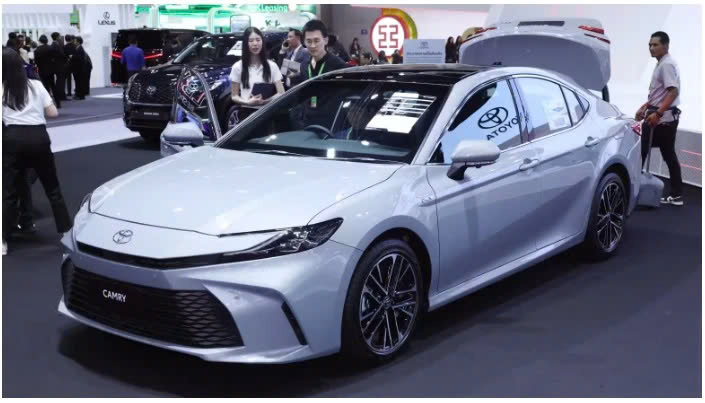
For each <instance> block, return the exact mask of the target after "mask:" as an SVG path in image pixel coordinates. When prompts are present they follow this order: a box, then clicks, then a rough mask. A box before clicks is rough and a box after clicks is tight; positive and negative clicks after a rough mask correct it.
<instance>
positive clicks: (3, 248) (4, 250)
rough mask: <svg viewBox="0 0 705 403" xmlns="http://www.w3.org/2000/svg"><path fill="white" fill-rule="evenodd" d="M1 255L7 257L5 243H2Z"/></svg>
mask: <svg viewBox="0 0 705 403" xmlns="http://www.w3.org/2000/svg"><path fill="white" fill-rule="evenodd" d="M2 255H3V256H5V255H7V242H5V241H2Z"/></svg>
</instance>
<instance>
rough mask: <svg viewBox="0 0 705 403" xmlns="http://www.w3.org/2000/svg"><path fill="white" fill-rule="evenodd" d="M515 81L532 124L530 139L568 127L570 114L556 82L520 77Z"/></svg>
mask: <svg viewBox="0 0 705 403" xmlns="http://www.w3.org/2000/svg"><path fill="white" fill-rule="evenodd" d="M516 81H517V84H518V85H519V87H520V88H521V92H522V94H523V95H524V101H525V103H526V107H527V109H528V113H529V120H530V121H531V123H532V124H533V131H532V133H531V134H530V135H529V138H530V139H531V140H536V139H539V138H541V137H545V136H548V135H550V134H553V133H556V132H559V131H561V130H564V129H567V128H569V127H570V125H571V121H570V115H569V113H568V108H567V106H566V103H565V99H564V98H563V93H562V92H561V87H560V86H559V85H558V84H556V83H554V82H551V81H548V80H543V79H540V78H526V77H522V78H518V79H517V80H516Z"/></svg>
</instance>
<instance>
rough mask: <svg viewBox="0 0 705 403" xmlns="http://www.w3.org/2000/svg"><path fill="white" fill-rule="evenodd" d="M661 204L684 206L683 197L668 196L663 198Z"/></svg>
mask: <svg viewBox="0 0 705 403" xmlns="http://www.w3.org/2000/svg"><path fill="white" fill-rule="evenodd" d="M661 204H672V205H674V206H682V205H683V196H676V197H673V196H668V197H662V198H661Z"/></svg>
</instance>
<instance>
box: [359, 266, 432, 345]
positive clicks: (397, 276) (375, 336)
mask: <svg viewBox="0 0 705 403" xmlns="http://www.w3.org/2000/svg"><path fill="white" fill-rule="evenodd" d="M418 284H419V282H418V279H417V278H416V272H415V271H414V269H413V267H412V266H411V263H410V262H409V260H408V259H406V258H405V257H404V256H402V255H401V254H398V253H391V254H387V255H385V256H383V257H382V258H380V259H379V260H377V263H375V265H374V266H373V267H372V270H371V271H370V272H369V274H368V275H367V278H366V279H365V282H364V285H363V288H362V295H361V296H360V318H359V319H360V330H361V331H362V337H363V339H364V340H365V343H366V344H367V346H368V347H369V348H370V350H372V352H374V353H375V354H378V355H389V354H392V353H394V352H395V351H397V350H398V349H399V348H400V347H401V346H402V345H403V344H404V342H405V341H406V339H407V338H408V337H409V334H410V333H411V330H412V328H413V325H414V322H415V321H416V319H417V316H418V311H419V302H420V301H419V289H418Z"/></svg>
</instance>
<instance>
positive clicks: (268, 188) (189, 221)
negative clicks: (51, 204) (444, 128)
mask: <svg viewBox="0 0 705 403" xmlns="http://www.w3.org/2000/svg"><path fill="white" fill-rule="evenodd" d="M400 167H401V165H385V164H367V163H355V162H345V161H335V160H326V159H319V158H307V157H293V156H277V155H265V154H256V153H249V152H239V151H231V150H225V149H220V148H215V147H209V146H204V147H199V148H197V149H194V150H190V151H186V152H183V153H180V154H176V155H173V156H171V157H168V158H164V159H161V160H159V161H155V162H153V163H151V164H148V165H145V166H143V167H141V168H138V169H136V170H134V171H131V172H129V173H127V174H125V175H122V176H120V177H118V178H115V179H113V180H112V181H110V182H108V183H106V184H104V185H103V186H101V187H99V188H98V189H96V190H95V191H94V192H93V196H92V198H91V211H92V212H94V213H98V214H101V215H104V216H107V217H112V218H116V219H120V220H125V221H130V222H135V223H139V224H146V225H153V226H159V227H166V228H175V229H181V230H190V231H197V232H200V233H205V234H209V235H223V234H234V233H243V232H252V231H265V230H272V229H280V228H286V227H295V226H302V225H306V224H308V223H309V221H310V220H311V219H312V218H313V217H314V216H315V215H316V214H317V213H319V212H320V211H322V210H323V209H325V208H326V207H329V206H331V205H333V204H335V203H336V202H338V201H341V200H343V199H344V198H346V197H348V196H350V195H352V194H355V193H357V192H360V191H362V190H364V189H366V188H368V187H371V186H374V185H376V184H378V183H381V182H383V181H384V180H386V179H388V178H389V177H390V176H391V175H392V174H393V173H394V172H395V171H396V170H397V169H399V168H400Z"/></svg>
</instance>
